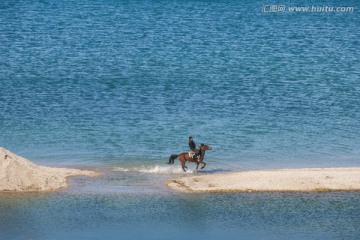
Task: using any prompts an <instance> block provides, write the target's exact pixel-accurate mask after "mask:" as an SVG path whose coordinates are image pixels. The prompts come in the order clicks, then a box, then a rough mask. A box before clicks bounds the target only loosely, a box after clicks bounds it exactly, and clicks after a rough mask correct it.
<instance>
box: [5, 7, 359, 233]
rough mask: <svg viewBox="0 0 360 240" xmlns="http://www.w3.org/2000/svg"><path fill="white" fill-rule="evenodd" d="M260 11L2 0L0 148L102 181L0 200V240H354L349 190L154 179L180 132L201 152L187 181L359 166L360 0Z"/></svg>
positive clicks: (165, 169) (168, 170)
mask: <svg viewBox="0 0 360 240" xmlns="http://www.w3.org/2000/svg"><path fill="white" fill-rule="evenodd" d="M272 4H274V3H272V2H253V1H165V0H164V1H160V0H158V1H156V0H153V1H152V0H150V1H111V0H109V1H105V0H97V1H87V0H85V1H70V0H69V1H65V0H64V1H55V0H48V1H30V2H25V1H7V0H4V1H1V3H0V87H1V93H0V132H1V134H0V145H1V146H3V147H5V148H7V149H9V150H11V151H13V152H15V153H17V154H19V155H21V156H24V157H26V158H28V159H30V160H32V161H34V162H36V163H39V164H43V165H49V166H69V167H81V168H94V169H97V170H99V171H101V172H103V176H102V177H100V178H96V179H86V178H75V179H71V180H70V183H71V184H70V185H71V186H70V188H69V189H67V190H63V191H60V192H56V193H50V194H32V195H11V194H10V195H8V194H7V195H3V194H2V195H1V198H0V238H6V239H24V238H27V239H29V238H33V239H41V238H45V239H79V238H89V239H92V238H93V239H98V238H102V237H103V236H106V237H108V238H115V239H118V238H121V237H122V236H123V238H124V239H139V238H142V239H169V238H175V239H180V238H187V239H191V238H194V239H195V238H196V239H199V238H200V239H202V238H203V239H205V238H206V239H219V238H223V239H226V238H228V239H234V238H238V237H239V236H240V237H242V238H252V239H254V238H255V239H259V238H262V239H279V238H284V239H289V238H294V239H304V238H311V239H325V238H326V239H339V238H343V239H358V238H359V232H360V214H359V213H360V211H359V210H360V209H359V207H358V206H360V205H359V202H360V194H359V193H342V192H339V193H313V194H285V193H276V194H269V193H266V194H260V193H259V194H234V193H231V194H199V195H197V194H195V195H183V194H177V193H174V192H172V191H170V190H169V189H167V188H166V187H165V186H164V182H165V181H166V180H167V179H169V178H172V177H176V176H179V175H182V173H181V168H180V166H179V164H178V163H177V164H175V165H174V166H171V167H169V166H167V165H166V164H165V162H167V159H168V157H169V156H170V154H173V153H180V152H183V151H188V146H187V141H188V137H189V135H192V136H193V137H194V139H195V141H196V142H197V143H202V142H203V143H206V144H208V145H211V146H212V147H213V150H212V151H209V152H207V153H206V157H205V161H206V162H207V167H206V168H205V169H204V170H202V171H201V172H199V173H195V172H194V171H193V170H194V169H193V167H194V166H193V165H191V164H189V168H190V172H189V173H187V174H206V173H209V172H224V171H235V170H244V169H245V170H246V169H264V168H265V169H267V168H294V167H339V166H344V167H351V166H360V150H359V145H360V138H359V136H360V127H359V126H360V59H359V56H360V40H359V39H360V25H359V22H360V15H359V14H360V13H359V3H358V1H347V2H346V3H345V2H344V1H341V2H339V1H326V2H324V1H320V2H318V3H316V4H315V3H313V2H312V1H302V2H301V6H310V7H311V6H314V5H316V6H334V7H337V6H349V7H354V11H352V12H316V13H314V12H313V13H309V12H297V13H294V12H289V11H284V12H268V11H264V9H266V10H269V9H270V5H271V6H274V5H272ZM276 4H279V5H285V7H289V6H300V5H299V3H297V2H295V1H285V2H284V3H276ZM264 7H265V8H264ZM19 196H21V197H19Z"/></svg>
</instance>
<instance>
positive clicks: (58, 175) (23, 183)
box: [0, 147, 99, 191]
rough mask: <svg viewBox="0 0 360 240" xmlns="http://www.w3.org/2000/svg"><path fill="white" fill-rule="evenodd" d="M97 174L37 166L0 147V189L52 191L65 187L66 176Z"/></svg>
mask: <svg viewBox="0 0 360 240" xmlns="http://www.w3.org/2000/svg"><path fill="white" fill-rule="evenodd" d="M98 175H99V174H98V173H96V172H93V171H85V170H80V169H68V168H54V167H44V166H39V165H37V164H35V163H33V162H31V161H29V160H27V159H25V158H23V157H20V156H18V155H16V154H14V153H12V152H10V151H8V150H6V149H5V148H2V147H0V191H52V190H57V189H60V188H65V187H67V181H66V178H67V177H70V176H89V177H94V176H98Z"/></svg>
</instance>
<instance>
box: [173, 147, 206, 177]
mask: <svg viewBox="0 0 360 240" xmlns="http://www.w3.org/2000/svg"><path fill="white" fill-rule="evenodd" d="M211 149H212V147H210V146H208V145H204V144H201V147H200V159H199V161H198V160H197V158H196V157H193V156H192V155H191V154H190V153H189V152H183V153H180V154H179V155H176V154H173V155H171V156H170V158H169V162H168V164H174V160H175V159H176V158H177V159H179V160H180V162H181V167H182V169H183V170H184V172H186V168H187V166H185V163H186V161H188V162H195V163H196V164H197V165H196V170H198V168H199V164H200V163H202V164H203V166H202V167H201V169H203V168H204V167H205V166H206V163H205V162H203V160H204V157H205V151H206V150H211Z"/></svg>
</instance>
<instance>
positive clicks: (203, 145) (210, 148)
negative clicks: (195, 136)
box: [200, 143, 212, 150]
mask: <svg viewBox="0 0 360 240" xmlns="http://www.w3.org/2000/svg"><path fill="white" fill-rule="evenodd" d="M200 148H201V149H202V150H212V147H210V146H208V145H205V144H203V143H202V144H201V145H200Z"/></svg>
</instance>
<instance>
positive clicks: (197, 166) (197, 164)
mask: <svg viewBox="0 0 360 240" xmlns="http://www.w3.org/2000/svg"><path fill="white" fill-rule="evenodd" d="M198 168H199V163H198V162H196V171H197V170H198Z"/></svg>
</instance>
